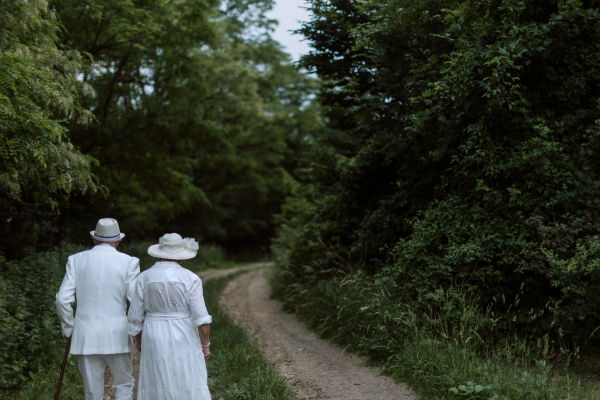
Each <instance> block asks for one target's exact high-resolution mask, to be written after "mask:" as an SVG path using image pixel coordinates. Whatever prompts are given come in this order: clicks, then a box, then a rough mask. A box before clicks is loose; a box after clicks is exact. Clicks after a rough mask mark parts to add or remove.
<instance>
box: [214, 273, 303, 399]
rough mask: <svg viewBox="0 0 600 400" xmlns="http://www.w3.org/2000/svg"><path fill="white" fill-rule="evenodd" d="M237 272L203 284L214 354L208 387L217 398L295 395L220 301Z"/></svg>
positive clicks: (285, 396) (284, 396)
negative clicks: (220, 296) (210, 322)
mask: <svg viewBox="0 0 600 400" xmlns="http://www.w3.org/2000/svg"><path fill="white" fill-rule="evenodd" d="M235 276H237V274H234V275H230V276H228V277H225V278H219V279H213V280H210V281H209V282H208V283H206V284H205V285H204V299H205V301H206V307H207V309H208V310H209V312H210V313H211V315H212V316H213V322H212V324H211V325H210V327H211V338H210V340H211V342H212V345H211V353H212V354H211V357H210V358H209V361H208V365H207V368H208V371H209V376H210V380H209V387H210V390H211V395H212V397H213V398H215V399H222V400H229V399H232V400H233V399H247V400H254V399H265V400H286V399H291V398H293V394H292V393H291V392H290V390H289V389H288V388H287V386H286V383H285V381H284V379H283V378H282V377H281V376H280V375H279V374H278V372H277V370H276V369H275V368H274V367H273V366H271V365H270V364H269V362H268V361H267V360H266V359H265V358H264V356H263V355H262V353H261V350H260V347H259V346H258V344H257V343H255V342H253V341H252V340H250V339H249V338H248V336H246V334H245V333H244V330H243V329H242V328H241V327H239V326H237V325H235V324H234V323H233V321H232V320H231V318H230V317H229V316H228V315H227V314H226V313H225V312H224V311H223V309H222V308H221V307H220V306H219V304H218V299H219V293H220V292H221V290H222V289H223V288H224V287H225V285H226V284H227V282H228V281H229V280H231V279H233V278H234V277H235Z"/></svg>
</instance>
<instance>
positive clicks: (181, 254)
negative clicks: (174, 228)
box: [148, 233, 200, 260]
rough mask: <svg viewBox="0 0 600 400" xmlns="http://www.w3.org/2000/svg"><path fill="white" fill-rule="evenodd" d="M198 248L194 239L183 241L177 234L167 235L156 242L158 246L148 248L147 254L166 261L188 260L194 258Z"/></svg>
mask: <svg viewBox="0 0 600 400" xmlns="http://www.w3.org/2000/svg"><path fill="white" fill-rule="evenodd" d="M199 247H200V246H198V242H196V239H194V238H185V239H183V238H182V237H181V236H180V235H178V234H177V233H167V234H166V235H164V236H163V237H161V238H160V239H159V240H158V244H155V245H152V246H150V247H148V254H150V255H151V256H152V257H156V258H165V259H168V260H189V259H190V258H194V257H196V253H197V252H198V248H199Z"/></svg>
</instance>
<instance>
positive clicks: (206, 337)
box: [198, 324, 210, 361]
mask: <svg viewBox="0 0 600 400" xmlns="http://www.w3.org/2000/svg"><path fill="white" fill-rule="evenodd" d="M198 334H199V335H200V342H201V343H202V353H204V360H205V361H206V360H208V357H210V347H209V346H210V325H209V324H204V325H200V326H199V327H198Z"/></svg>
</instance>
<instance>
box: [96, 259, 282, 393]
mask: <svg viewBox="0 0 600 400" xmlns="http://www.w3.org/2000/svg"><path fill="white" fill-rule="evenodd" d="M269 265H271V264H270V263H251V264H247V265H243V266H240V267H235V268H230V269H209V270H206V271H201V272H199V273H198V276H200V279H202V282H208V281H209V280H210V279H214V278H221V277H223V276H227V275H229V274H233V273H236V272H238V271H245V270H249V269H254V268H260V267H266V266H269ZM140 355H141V353H140V352H139V351H137V350H135V349H134V353H133V378H134V379H135V386H134V387H133V400H137V391H138V381H139V377H140ZM112 383H113V376H112V374H111V373H110V370H109V369H108V367H107V368H106V370H105V372H104V399H106V400H111V399H114V398H115V391H116V390H115V388H113V387H112Z"/></svg>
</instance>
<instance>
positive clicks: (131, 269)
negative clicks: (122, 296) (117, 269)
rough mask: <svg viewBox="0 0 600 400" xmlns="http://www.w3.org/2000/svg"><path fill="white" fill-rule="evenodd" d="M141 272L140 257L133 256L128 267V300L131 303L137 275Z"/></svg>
mask: <svg viewBox="0 0 600 400" xmlns="http://www.w3.org/2000/svg"><path fill="white" fill-rule="evenodd" d="M139 274H140V259H139V258H135V257H131V259H130V260H129V265H128V267H127V300H129V303H131V299H132V298H133V295H134V293H135V290H136V283H137V277H138V275H139Z"/></svg>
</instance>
